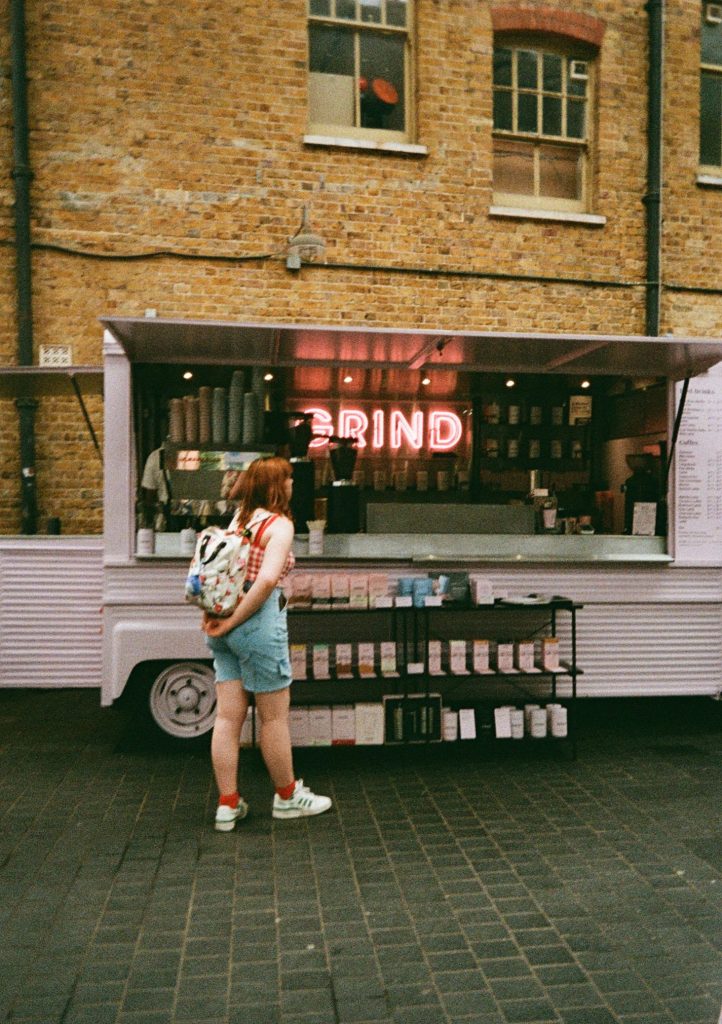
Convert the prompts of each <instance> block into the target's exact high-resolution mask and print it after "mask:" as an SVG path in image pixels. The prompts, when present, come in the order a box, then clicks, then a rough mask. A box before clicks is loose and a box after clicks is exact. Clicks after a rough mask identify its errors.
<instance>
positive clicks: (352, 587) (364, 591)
mask: <svg viewBox="0 0 722 1024" xmlns="http://www.w3.org/2000/svg"><path fill="white" fill-rule="evenodd" d="M368 606H369V581H368V576H363V575H358V576H351V577H350V579H349V607H350V608H368Z"/></svg>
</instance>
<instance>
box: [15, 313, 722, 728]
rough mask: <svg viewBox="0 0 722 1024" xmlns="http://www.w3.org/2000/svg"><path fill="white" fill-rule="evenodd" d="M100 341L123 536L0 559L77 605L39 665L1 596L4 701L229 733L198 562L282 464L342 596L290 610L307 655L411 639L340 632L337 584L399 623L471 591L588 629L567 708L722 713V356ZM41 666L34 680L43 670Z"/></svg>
mask: <svg viewBox="0 0 722 1024" xmlns="http://www.w3.org/2000/svg"><path fill="white" fill-rule="evenodd" d="M102 325H103V329H104V344H103V353H104V367H103V380H104V396H105V399H104V406H105V413H104V415H105V423H104V461H105V474H104V480H105V483H104V488H105V490H104V515H105V528H104V536H103V538H102V540H101V539H100V538H73V537H66V536H57V537H28V538H5V539H4V540H3V541H2V547H1V550H0V557H2V560H3V563H4V573H5V575H6V578H8V577H9V576H14V574H15V573H16V572H17V567H18V566H19V565H22V566H25V567H30V569H31V570H32V572H33V573H37V572H39V571H41V570H42V571H43V572H44V573H45V574H46V576H45V578H46V579H48V580H49V581H50V583H49V587H50V592H52V593H55V590H54V586H53V581H54V580H56V575H55V574H57V592H58V593H60V594H64V595H65V598H66V599H65V600H62V599H61V600H60V601H59V602H58V601H55V602H54V603H53V616H54V618H53V621H51V622H47V620H46V623H45V633H44V639H42V640H41V639H39V638H37V637H35V636H34V634H33V635H32V636H31V633H30V632H27V631H28V630H31V629H32V627H30V626H21V624H20V619H19V617H18V616H16V615H15V612H14V611H13V608H12V607H11V605H10V601H9V596H8V591H7V590H5V589H4V593H3V600H4V602H5V612H4V617H5V624H6V625H7V624H9V625H11V626H12V627H13V629H14V630H15V633H14V636H15V639H16V640H17V637H18V632H17V630H18V629H21V630H22V629H25V630H26V633H25V634H22V633H21V639H22V640H23V642H22V643H21V644H17V643H15V644H13V645H12V649H11V646H10V640H9V635H10V634H9V633H8V631H7V630H6V631H5V637H6V638H5V639H4V640H2V641H0V643H2V646H3V648H4V650H3V664H4V669H3V671H4V673H5V678H4V679H3V685H82V686H90V685H97V683H98V681H99V682H100V698H101V702H102V704H103V705H106V706H108V705H111V704H113V703H114V702H116V701H118V700H119V699H121V698H122V697H127V696H128V695H129V694H140V695H141V696H142V705H143V707H144V709H145V710H146V711H147V712H148V713H149V714H150V717H151V720H152V721H153V723H154V724H155V725H156V726H157V727H158V728H159V729H160V730H161V731H162V732H164V733H167V734H169V735H171V736H174V737H177V738H178V739H181V740H188V739H193V738H195V737H197V736H199V735H202V734H203V733H205V732H207V731H208V730H209V729H210V728H211V726H212V722H213V717H214V713H215V698H214V689H213V685H212V680H213V674H212V667H211V662H210V659H209V657H208V650H207V648H206V647H205V644H204V638H203V634H202V633H201V631H200V629H199V613H198V610H197V609H196V608H194V607H192V606H189V605H187V604H186V603H185V602H184V581H185V576H186V572H187V568H188V563H189V561H190V554H191V552H192V544H193V538H194V536H195V532H196V531H197V530H198V529H199V528H200V527H202V526H203V525H204V524H206V523H214V522H215V523H219V524H223V523H227V522H228V521H229V519H230V516H231V514H232V511H233V509H232V506H230V505H229V504H228V503H227V501H226V500H225V498H224V497H223V487H224V480H226V479H227V474H228V473H233V472H236V471H238V470H240V469H242V468H243V466H244V465H246V464H247V462H248V461H250V460H251V459H252V458H255V457H258V456H259V455H262V454H268V453H272V452H274V451H279V452H281V453H283V454H285V455H286V456H288V457H290V458H291V462H292V465H293V467H294V507H293V512H294V517H295V519H296V529H297V536H296V539H295V541H294V545H295V552H296V556H297V570H296V573H295V574H294V575H295V576H299V575H300V576H301V577H302V578H305V579H304V585H306V586H316V585H318V587H319V594H320V597H319V598H318V599H316V598H314V596H313V595H311V599H310V601H308V600H307V601H305V602H302V601H297V602H296V603H297V604H298V605H300V608H299V611H301V612H303V609H304V607H305V608H306V609H307V608H308V607H313V605H314V604H315V605H317V606H318V608H319V609H324V610H325V611H326V613H327V614H326V615H324V616H323V617H320V616H317V618H316V620H315V621H314V622H309V618H310V617H309V616H308V615H307V614H306V615H305V616H304V615H303V614H300V615H298V616H296V615H294V613H293V608H292V610H291V615H290V619H289V622H290V627H289V628H290V632H291V642H292V644H293V643H294V642H296V643H300V642H301V641H305V640H308V643H309V645H310V644H311V641H313V640H316V641H318V642H319V643H320V642H322V641H323V640H324V639H326V640H327V641H329V642H333V641H336V640H339V639H342V640H351V641H353V642H356V641H361V640H363V639H365V640H367V641H372V642H376V641H380V640H381V639H383V638H384V637H386V638H387V639H388V638H389V637H391V636H393V635H394V634H393V629H396V628H397V627H398V623H397V624H396V625H394V626H393V629H392V627H391V625H390V624H389V623H390V619H389V620H388V621H383V622H382V621H381V619H380V618H379V619H378V620H374V622H375V624H374V625H371V620H370V619H367V620H366V623H365V624H364V625H363V626H361V627H358V628H355V627H352V626H351V625H350V623H351V621H352V620H351V618H347V619H346V620H344V622H348V623H349V626H348V628H347V627H346V625H344V626H343V627H341V628H340V629H339V616H341V615H342V613H341V612H340V611H339V612H338V614H334V604H333V601H332V600H329V599H328V598H327V597H326V598H325V599H324V594H325V593H327V592H328V591H329V590H330V588H331V586H332V585H333V584H334V581H335V583H339V581H341V582H343V583H344V585H345V586H348V583H347V582H344V581H347V580H348V579H350V580H351V581H352V583H362V584H363V586H364V587H366V588H367V590H366V592H368V582H369V580H371V579H372V578H375V579H376V583H378V579H379V577H380V578H381V579H382V582H383V580H385V581H386V583H385V587H386V592H385V593H383V594H381V604H380V605H379V607H380V608H383V607H386V606H388V605H391V606H392V608H393V607H394V601H395V600H396V599H397V597H398V594H399V589H400V581H401V580H402V579H403V580H406V581H408V580H409V579H411V580H412V581H413V580H414V579H415V578H424V577H426V578H428V579H431V580H432V584H433V586H438V581H439V579H440V578H443V579H446V580H448V579H452V580H453V581H454V582H456V583H457V584H458V583H459V580H461V581H462V584H464V582H465V581H466V582H468V579H469V578H470V577H474V578H476V579H480V580H481V581H482V583H481V586H482V590H483V589H484V587H487V588H488V592H489V593H490V594H491V595H492V600H494V601H502V602H503V601H507V602H509V607H510V609H511V613H512V615H513V614H516V612H519V609H520V606H523V604H524V602H527V603H529V602H534V601H539V602H541V603H544V602H548V601H549V600H550V599H552V598H556V597H557V596H561V597H563V598H564V599H566V600H569V601H571V602H573V603H574V605H575V607H576V608H577V609H578V610H577V612H576V619H575V623H574V629H575V635H574V637H573V638H571V636H570V632H569V630H570V626H569V624H568V623H567V622H566V620H564V619H563V617H561V616H560V620H559V622H558V624H557V632H558V638H559V640H560V642H561V644H562V647H564V646H565V645H566V646H567V647H568V646H569V644H570V642H571V640H572V639H573V643H574V664H575V670H574V674H573V677H572V678H570V677H568V676H567V678H566V680H564V679H561V678H560V679H559V680H555V690H554V693H555V696H557V697H560V698H561V699H562V700H564V699H567V698H570V697H572V696H579V697H605V696H615V697H622V696H635V697H639V696H680V695H687V696H691V695H698V696H706V697H718V696H719V693H720V689H721V687H722V682H721V678H722V677H721V666H722V629H720V625H721V622H722V514H721V513H722V507H721V506H722V412H721V411H720V410H722V374H720V372H719V364H720V359H721V358H722V341H720V339H705V338H676V337H665V338H656V337H637V336H633V337H627V336H609V335H603V334H597V335H588V334H585V335H582V334H580V335H567V334H565V335H558V334H528V333H525V334H513V333H506V334H500V333H492V332H484V331H479V332H474V331H468V330H466V331H459V332H456V333H452V332H449V331H430V330H408V329H391V328H387V329H380V328H374V329H368V328H361V327H345V326H344V327H341V326H339V325H313V324H295V325H294V324H284V323H235V322H210V321H179V320H163V319H159V318H155V317H139V318H118V317H108V318H104V319H103V320H102ZM158 448H160V449H161V450H162V453H163V456H162V457H163V466H164V472H165V473H166V475H167V479H168V482H169V485H170V486H169V490H170V499H169V501H168V502H166V504H165V507H163V508H154V509H152V510H151V511H149V510H148V508H147V507H144V505H143V497H142V489H141V478H142V474H143V467H144V463H145V460H146V458H147V456H148V455H149V454H150V452H151V451H153V450H156V449H158ZM321 523H323V524H324V527H323V529H322V530H320V529H319V526H320V525H321ZM149 531H150V532H151V533H152V537H150V542H149ZM309 577H310V578H311V584H309ZM404 585H408V584H404ZM81 592H82V597H81V596H79V595H80V594H81ZM467 593H468V591H467ZM291 596H292V597H293V595H291ZM306 597H307V598H308V595H306ZM96 599H97V606H96V607H93V605H94V602H95V601H96ZM442 599H443V595H442ZM13 600H14V601H16V600H17V588H16V589H15V591H13ZM341 600H342V601H343V598H342V599H341ZM515 602H516V603H515ZM13 607H14V606H13ZM329 609H330V613H331V614H330V615H329V614H328V612H329ZM514 609H516V612H515V611H514ZM98 611H100V615H98ZM79 613H80V614H79ZM392 614H393V612H389V613H388V616H391V615H392ZM420 621H421V620H420V619H419V622H420ZM417 625H418V622H416V620H415V622H414V629H416V628H417ZM398 628H400V627H398ZM404 628H405V627H404ZM485 628H486V626H485ZM359 629H360V632H359ZM354 630H355V631H354ZM364 630H365V631H366V632H365V633H364ZM504 631H505V637H506V635H507V634H508V636H514V635H515V634H514V630H513V629H511V628H509V627H507V626H505V627H504ZM504 631H502V632H504ZM472 632H473V630H472ZM369 634H370V635H369ZM467 638H468V637H467ZM499 639H500V638H499V637H496V638H494V641H493V642H495V641H496V640H499ZM36 641H37V642H36ZM31 642H35V654H36V657H35V661H34V668H33V672H32V675H31V673H30V672H29V670H28V666H29V664H30V663H29V662H25V661H23V658H24V657H25V655H24V654H23V652H22V650H21V648H22V649H25V647H26V646H27V645H28V644H30V643H31ZM43 643H45V644H46V647H45V648H42V644H43ZM469 643H471V640H470V639H469ZM38 644H40V648H42V651H43V652H44V654H42V653H41V656H40V658H39V659H38V657H37V652H38V649H39V648H38ZM307 656H308V660H309V663H310V658H311V651H310V649H309V651H308V652H307ZM375 657H376V668H377V669H378V651H377V652H376V655H375ZM354 658H356V654H354ZM371 659H372V662H373V659H374V654H373V652H372V654H371ZM577 665H578V666H579V671H577V668H576V666H577ZM406 667H408V666H406ZM417 667H419V666H417ZM428 667H429V666H428V661H427V660H426V655H423V656H422V657H421V666H420V671H421V672H423V673H424V674H425V675H428ZM582 672H583V674H582ZM309 674H310V675H312V669H311V670H309ZM353 674H354V677H355V679H356V681H357V682H359V666H358V665H357V664H356V663H355V662H354V668H353ZM379 675H380V673H378V672H377V674H376V677H375V678H374V681H373V683H371V682H370V681H368V685H367V684H366V683H365V682H364V681H363V679H361V680H360V687H361V689H360V694H361V696H360V697H359V691H358V688H357V691H355V695H354V696H353V697H352V698H348V694H349V693H350V692H351V691H349V690H340V689H339V688H338V686H336V688H335V690H333V691H332V692H331V695H330V696H329V695H328V694H326V696H325V697H324V699H325V700H326V701H327V702H328V703H330V704H333V703H336V702H338V701H340V700H344V699H354V700H359V699H363V696H364V693H365V692H368V693H369V694H372V695H373V699H378V700H381V699H383V697H384V696H385V695H386V694H385V691H386V690H387V689H388V690H391V689H393V687H388V686H387V685H385V684H384V682H383V680H380V679H379V678H378V676H379ZM361 676H363V673H361ZM404 686H405V688H406V689H407V690H408V681H407V683H405V684H404ZM424 686H425V687H426V690H427V691H428V680H427V682H426V683H424ZM365 688H366V689H365ZM311 692H312V691H311V690H310V689H309V690H308V693H311ZM486 692H487V691H485V694H486ZM491 692H492V690H491V689H489V690H488V693H491ZM312 699H318V698H317V697H313V698H312ZM294 700H295V701H303V700H304V688H301V687H298V688H296V687H295V688H294Z"/></svg>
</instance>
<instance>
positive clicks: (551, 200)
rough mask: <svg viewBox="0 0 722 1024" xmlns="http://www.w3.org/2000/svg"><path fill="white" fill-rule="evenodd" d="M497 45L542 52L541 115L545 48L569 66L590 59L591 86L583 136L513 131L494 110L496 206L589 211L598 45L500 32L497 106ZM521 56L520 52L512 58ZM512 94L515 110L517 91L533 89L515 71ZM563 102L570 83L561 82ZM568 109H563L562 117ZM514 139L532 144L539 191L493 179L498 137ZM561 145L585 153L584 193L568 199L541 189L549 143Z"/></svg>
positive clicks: (582, 160) (539, 113)
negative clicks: (511, 188) (497, 123)
mask: <svg viewBox="0 0 722 1024" xmlns="http://www.w3.org/2000/svg"><path fill="white" fill-rule="evenodd" d="M498 49H509V50H512V51H513V53H514V54H516V53H518V52H519V51H520V50H527V51H533V52H534V53H536V54H537V57H538V58H539V59H538V63H537V75H538V78H537V88H536V89H535V90H534V94H535V95H536V96H537V97H538V99H539V103H538V107H537V118H538V119H539V118H541V117H542V116H543V113H542V111H543V103H542V102H541V101H542V98H543V96H544V95H545V90H544V88H543V56H544V54H552V55H554V56H558V57H561V58H562V59H563V61H564V67H565V68H566V67H568V65H569V64H570V63H571V62H572V61H580V60H582V61H584V62H585V63H586V65H587V89H586V96H585V100H584V102H585V125H584V137H583V138H581V139H578V138H575V137H573V136H569V135H563V136H562V135H547V134H544V133H543V132H541V131H537V132H523V131H518V130H517V131H514V130H513V129H512V130H508V129H501V128H495V127H494V123H493V112H492V187H493V203H494V206H498V207H511V208H519V207H523V208H528V209H530V210H551V211H557V212H562V213H582V214H586V213H589V212H590V210H591V208H592V182H593V180H594V157H595V152H596V150H595V140H596V97H597V88H596V84H597V59H598V51H597V49H596V48H595V47H592V46H590V45H589V44H587V43H584V42H581V41H578V40H573V39H566V38H564V39H563V38H559V39H555V38H550V37H549V36H548V35H546V34H541V33H535V32H523V33H521V32H514V33H509V32H495V33H494V43H493V51H492V76H491V89H492V108H493V102H494V93H495V91H496V88H497V86H496V84H495V83H494V76H493V55H494V53H496V51H497V50H498ZM513 59H514V61H515V62H516V60H517V58H516V57H514V58H513ZM507 91H510V92H511V95H512V109H513V111H516V110H517V108H518V97H519V93H520V91H521V92H524V93H526V92H529V91H530V90H529V89H527V88H522V89H521V90H520V89H519V86H518V84H517V83H515V81H514V77H513V75H512V84H511V86H510V87H509V90H507ZM560 95H561V97H562V108H563V105H564V101H565V99H566V98H567V96H568V94H567V92H566V84H565V83H563V85H562V92H561V93H560ZM565 116H566V114H565V113H564V112H563V114H562V117H563V118H564V117H565ZM562 123H563V121H562ZM504 139H506V140H509V141H518V142H522V143H528V144H531V145H532V146H533V155H534V194H533V195H529V194H527V193H522V192H504V191H502V190H500V189H499V188H497V187H496V186H495V185H494V184H493V165H494V152H493V151H494V147H495V145H496V142H497V140H504ZM553 146H558V147H560V148H563V149H564V151H566V152H569V151H570V150H573V151H576V152H577V153H578V154H579V155H580V172H579V173H580V193H581V197H580V198H579V199H564V198H562V197H555V196H543V195H540V194H539V178H540V161H541V153H542V150H543V149H544V148H545V147H553Z"/></svg>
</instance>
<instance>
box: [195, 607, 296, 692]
mask: <svg viewBox="0 0 722 1024" xmlns="http://www.w3.org/2000/svg"><path fill="white" fill-rule="evenodd" d="M285 603H286V602H285V598H284V596H283V591H282V590H281V589H280V588H278V587H277V588H276V589H275V590H273V591H272V592H271V594H270V595H269V597H267V598H266V600H265V602H264V603H263V604H262V605H261V607H260V608H259V609H258V611H257V612H256V613H255V614H254V615H252V616H251V617H250V619H246V621H245V622H242V623H241V625H240V626H236V628H235V629H232V630H231V631H230V633H226V635H225V636H219V637H215V636H207V637H206V644H207V646H208V647H209V648H210V650H211V651H212V653H213V667H214V669H215V671H216V682H218V683H226V682H228V681H229V680H231V679H240V680H241V682H242V683H243V689H244V690H248V691H249V692H250V693H272V692H273V691H274V690H283V689H284V688H285V687H286V686H290V685H291V663H290V661H289V657H288V613H287V611H286V607H285Z"/></svg>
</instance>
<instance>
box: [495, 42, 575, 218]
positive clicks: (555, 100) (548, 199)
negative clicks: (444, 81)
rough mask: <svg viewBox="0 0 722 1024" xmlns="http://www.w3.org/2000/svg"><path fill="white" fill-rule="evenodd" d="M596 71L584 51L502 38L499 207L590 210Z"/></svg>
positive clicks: (498, 48)
mask: <svg viewBox="0 0 722 1024" xmlns="http://www.w3.org/2000/svg"><path fill="white" fill-rule="evenodd" d="M593 73H594V62H593V59H592V57H591V55H590V53H589V51H588V50H586V49H584V48H581V47H580V49H579V51H578V52H575V51H574V50H573V49H566V48H564V47H563V46H561V45H560V47H559V48H558V49H557V48H555V47H553V46H552V44H549V43H546V42H545V43H544V45H537V44H536V42H535V41H534V39H528V40H527V39H524V40H522V41H519V42H507V41H501V40H500V39H498V38H497V39H496V41H495V45H494V73H493V93H494V114H493V118H494V120H493V126H494V127H493V174H494V203H495V204H496V205H500V206H517V207H519V206H521V207H538V208H540V209H552V210H567V211H572V212H586V211H587V210H588V207H589V192H590V176H591V175H590V166H589V165H590V146H591V138H590V134H591V120H592V119H591V116H590V107H591V102H592V89H593Z"/></svg>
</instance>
